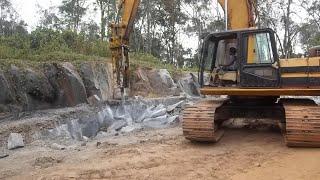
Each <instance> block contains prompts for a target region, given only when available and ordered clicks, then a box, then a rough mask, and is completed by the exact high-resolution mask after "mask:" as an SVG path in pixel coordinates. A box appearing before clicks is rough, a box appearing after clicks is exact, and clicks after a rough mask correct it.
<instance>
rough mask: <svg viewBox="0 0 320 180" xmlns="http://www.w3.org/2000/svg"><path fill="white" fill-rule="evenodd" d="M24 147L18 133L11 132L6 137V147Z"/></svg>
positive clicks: (10, 148) (11, 148)
mask: <svg viewBox="0 0 320 180" xmlns="http://www.w3.org/2000/svg"><path fill="white" fill-rule="evenodd" d="M22 147H24V142H23V137H22V135H21V134H18V133H11V134H10V136H9V138H8V149H9V150H13V149H17V148H22Z"/></svg>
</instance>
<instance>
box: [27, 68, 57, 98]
mask: <svg viewBox="0 0 320 180" xmlns="http://www.w3.org/2000/svg"><path fill="white" fill-rule="evenodd" d="M24 74H25V82H24V84H25V90H26V93H27V94H28V95H29V96H31V97H32V98H33V99H36V100H38V101H41V102H50V103H51V102H53V101H54V98H55V97H54V96H55V94H54V89H53V87H52V86H51V84H50V83H49V81H48V79H47V78H46V77H45V75H44V74H43V73H42V72H36V71H34V70H32V69H26V70H25V73H24Z"/></svg>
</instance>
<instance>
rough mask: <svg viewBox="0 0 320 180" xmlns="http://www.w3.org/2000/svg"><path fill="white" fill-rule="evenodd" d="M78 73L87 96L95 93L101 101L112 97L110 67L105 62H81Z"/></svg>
mask: <svg viewBox="0 0 320 180" xmlns="http://www.w3.org/2000/svg"><path fill="white" fill-rule="evenodd" d="M80 73H81V76H82V79H83V82H84V85H85V87H86V91H87V95H88V97H91V96H94V95H97V96H99V98H100V99H102V100H103V101H106V100H109V99H111V98H112V95H113V93H112V91H113V87H112V68H111V65H110V64H107V63H83V64H81V67H80Z"/></svg>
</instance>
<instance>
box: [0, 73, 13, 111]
mask: <svg viewBox="0 0 320 180" xmlns="http://www.w3.org/2000/svg"><path fill="white" fill-rule="evenodd" d="M0 88H1V91H0V104H3V105H2V108H1V107H0V112H6V111H9V109H8V108H7V107H6V105H7V104H10V103H12V102H13V101H14V99H13V96H12V93H11V89H10V87H9V83H8V81H7V79H6V77H5V76H4V73H3V72H2V71H1V70H0Z"/></svg>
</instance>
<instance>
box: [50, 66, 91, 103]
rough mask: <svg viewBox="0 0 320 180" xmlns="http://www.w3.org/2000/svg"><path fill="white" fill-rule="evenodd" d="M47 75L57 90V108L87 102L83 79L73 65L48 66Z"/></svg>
mask: <svg viewBox="0 0 320 180" xmlns="http://www.w3.org/2000/svg"><path fill="white" fill-rule="evenodd" d="M45 74H46V77H47V78H48V80H49V82H50V84H51V85H52V86H53V88H54V90H55V95H56V100H55V105H56V106H58V107H59V106H60V107H69V106H75V105H77V104H81V103H86V102H87V94H86V89H85V87H84V84H83V82H82V79H81V77H80V75H79V74H78V72H77V70H76V69H75V67H74V66H73V65H72V64H71V63H63V64H48V65H46V66H45Z"/></svg>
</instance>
